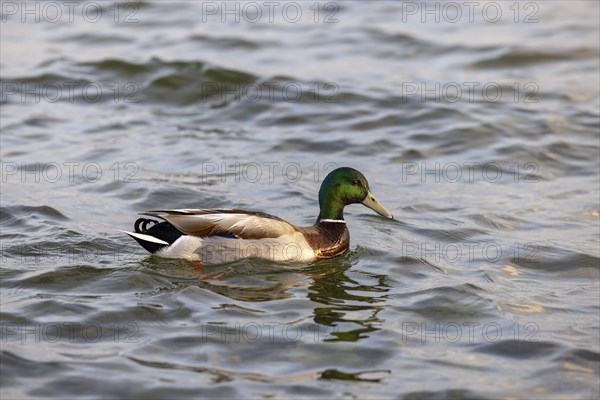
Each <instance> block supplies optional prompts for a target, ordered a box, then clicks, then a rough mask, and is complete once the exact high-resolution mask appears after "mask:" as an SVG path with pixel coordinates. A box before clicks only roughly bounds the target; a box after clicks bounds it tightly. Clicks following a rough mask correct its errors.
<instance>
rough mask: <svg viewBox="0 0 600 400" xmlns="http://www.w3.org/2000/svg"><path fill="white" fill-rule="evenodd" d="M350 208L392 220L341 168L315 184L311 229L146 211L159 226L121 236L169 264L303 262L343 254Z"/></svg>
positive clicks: (217, 214) (199, 213) (242, 214)
mask: <svg viewBox="0 0 600 400" xmlns="http://www.w3.org/2000/svg"><path fill="white" fill-rule="evenodd" d="M353 203H362V204H364V205H365V206H367V207H369V208H370V209H372V210H374V211H375V212H376V213H378V214H380V215H382V216H384V217H386V218H389V219H393V216H392V214H390V212H389V211H388V210H387V209H386V208H385V207H384V206H383V205H381V203H379V201H377V200H376V199H375V197H374V196H373V195H372V194H371V191H370V190H369V183H368V182H367V179H366V178H365V177H364V175H363V174H361V173H360V172H359V171H357V170H355V169H353V168H348V167H344V168H338V169H336V170H334V171H332V172H330V173H329V175H327V177H326V178H325V180H324V181H323V183H322V184H321V189H320V190H319V207H320V212H319V217H318V218H317V222H316V223H315V224H314V225H313V226H309V227H299V226H296V225H293V224H290V223H289V222H287V221H284V220H283V219H281V218H278V217H275V216H273V215H269V214H264V213H260V212H252V211H242V210H227V209H204V210H152V211H147V212H145V213H142V214H143V215H150V216H153V217H157V218H160V219H162V220H164V221H163V222H158V221H155V220H152V219H145V218H140V219H138V220H137V221H136V222H135V224H134V229H135V232H125V233H127V234H128V235H130V236H131V237H133V238H134V239H135V240H136V241H137V242H138V243H139V244H140V245H141V246H142V247H143V248H145V249H146V250H148V251H149V252H151V253H155V254H157V255H159V256H163V257H169V258H185V259H189V260H199V261H201V262H203V263H207V264H215V263H223V262H231V261H235V260H239V259H242V258H246V257H257V258H263V259H268V260H272V261H299V262H308V261H313V260H317V259H321V258H329V257H335V256H337V255H340V254H342V253H344V252H345V251H346V250H348V246H349V244H350V234H349V232H348V228H347V227H346V221H344V207H345V206H347V205H348V204H353ZM148 224H152V226H150V228H148Z"/></svg>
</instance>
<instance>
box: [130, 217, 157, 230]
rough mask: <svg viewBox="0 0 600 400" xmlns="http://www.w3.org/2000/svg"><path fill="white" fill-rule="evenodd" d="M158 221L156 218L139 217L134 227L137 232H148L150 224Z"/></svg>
mask: <svg viewBox="0 0 600 400" xmlns="http://www.w3.org/2000/svg"><path fill="white" fill-rule="evenodd" d="M158 223H159V222H158V221H156V220H154V219H149V218H138V219H137V221H135V223H134V224H133V229H134V231H135V233H146V231H147V230H148V224H152V225H156V224H158ZM140 226H141V228H140Z"/></svg>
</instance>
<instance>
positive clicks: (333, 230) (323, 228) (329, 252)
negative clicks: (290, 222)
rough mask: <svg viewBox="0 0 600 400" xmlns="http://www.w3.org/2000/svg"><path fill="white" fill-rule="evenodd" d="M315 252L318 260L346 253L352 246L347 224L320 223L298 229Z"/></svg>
mask: <svg viewBox="0 0 600 400" xmlns="http://www.w3.org/2000/svg"><path fill="white" fill-rule="evenodd" d="M298 230H299V231H300V232H302V234H303V235H304V237H305V238H306V241H307V242H308V244H309V245H310V247H312V249H313V250H314V251H315V256H316V257H317V258H330V257H334V256H337V255H339V254H342V253H344V252H345V251H346V250H348V247H349V246H350V232H348V227H347V226H346V223H345V222H326V221H325V222H324V221H321V222H318V223H317V224H315V225H314V226H311V227H306V228H298Z"/></svg>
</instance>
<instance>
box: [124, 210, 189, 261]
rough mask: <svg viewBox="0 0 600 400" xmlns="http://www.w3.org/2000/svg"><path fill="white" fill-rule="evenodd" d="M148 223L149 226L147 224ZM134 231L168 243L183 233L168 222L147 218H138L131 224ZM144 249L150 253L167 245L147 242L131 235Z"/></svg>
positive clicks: (171, 242) (173, 241)
mask: <svg viewBox="0 0 600 400" xmlns="http://www.w3.org/2000/svg"><path fill="white" fill-rule="evenodd" d="M149 225H150V226H149ZM133 228H134V230H135V233H141V234H144V235H149V236H152V237H155V238H157V239H160V240H162V241H164V242H167V243H169V245H171V244H173V243H175V241H176V240H177V239H179V238H180V237H181V236H182V235H183V233H181V232H180V231H179V230H177V228H175V227H174V226H173V225H171V224H170V223H168V222H166V221H163V222H159V221H156V220H153V219H148V218H138V219H137V220H136V221H135V223H134V224H133ZM133 238H134V239H135V240H136V241H137V242H138V243H139V244H140V246H142V247H143V248H144V249H146V250H147V251H149V252H150V253H156V252H157V251H159V250H161V249H163V248H165V247H167V245H165V244H160V243H154V242H149V241H146V240H143V239H140V238H136V237H133Z"/></svg>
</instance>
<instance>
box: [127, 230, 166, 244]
mask: <svg viewBox="0 0 600 400" xmlns="http://www.w3.org/2000/svg"><path fill="white" fill-rule="evenodd" d="M119 232H123V233H126V234H128V235H129V236H132V237H135V238H138V239H140V240H143V241H145V242H151V243H157V244H164V245H167V246H168V245H169V243H167V242H165V241H164V240H160V239H157V238H155V237H154V236H150V235H144V234H143V233H134V232H127V231H119Z"/></svg>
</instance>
